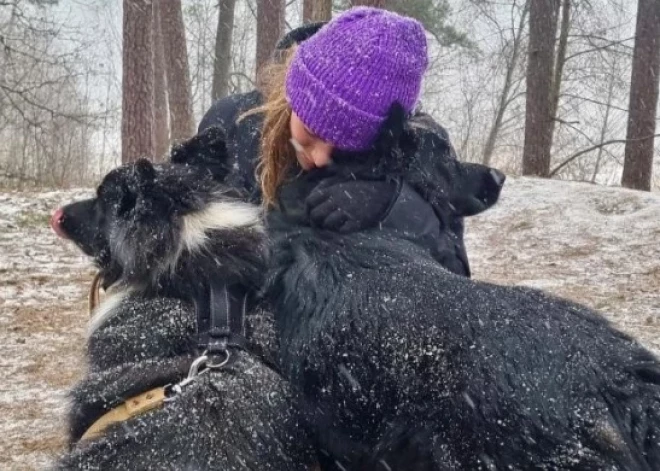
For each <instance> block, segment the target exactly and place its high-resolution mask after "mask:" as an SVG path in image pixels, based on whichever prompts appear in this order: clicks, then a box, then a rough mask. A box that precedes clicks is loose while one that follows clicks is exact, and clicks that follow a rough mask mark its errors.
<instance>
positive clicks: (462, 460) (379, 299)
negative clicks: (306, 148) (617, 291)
mask: <svg viewBox="0 0 660 471" xmlns="http://www.w3.org/2000/svg"><path fill="white" fill-rule="evenodd" d="M389 124H390V125H391V126H395V128H394V129H393V130H392V129H390V130H389V131H388V132H389V133H390V134H392V135H395V134H397V133H400V132H402V131H401V129H400V128H399V129H396V120H395V121H393V122H390V123H389ZM384 135H386V133H385V134H384ZM427 137H428V138H429V139H432V136H427ZM422 138H423V137H422ZM416 139H419V137H418V138H416ZM401 142H404V144H405V145H406V146H408V147H407V149H405V151H403V152H402V149H401V148H398V149H396V148H391V151H390V152H389V153H388V152H385V151H386V150H387V146H382V147H381V148H380V149H379V152H378V153H377V155H375V156H374V155H373V154H372V155H369V154H366V155H364V156H362V157H359V156H357V157H356V156H347V157H346V159H342V158H341V157H340V156H338V158H336V159H335V165H333V166H331V167H330V168H327V169H325V170H320V171H318V172H317V174H316V175H314V172H312V173H310V175H309V176H308V177H307V178H302V179H299V180H297V181H295V182H292V183H290V184H289V185H288V187H285V188H284V189H283V191H282V193H281V200H280V206H279V211H277V212H274V213H272V214H271V217H270V219H269V222H270V229H271V231H272V233H271V234H270V235H271V238H272V260H271V263H272V267H271V273H270V276H269V280H268V292H269V295H270V299H271V300H272V301H273V302H274V305H275V306H276V325H277V328H278V329H277V330H278V333H279V335H280V348H281V358H280V359H281V362H282V365H281V366H282V368H283V370H284V372H285V375H286V376H287V377H288V378H289V380H290V381H291V383H292V386H294V387H295V388H296V390H297V391H298V392H300V393H301V394H302V395H303V397H304V398H305V402H306V404H305V407H304V409H303V410H304V413H305V415H306V417H307V423H308V424H309V426H310V427H311V428H312V429H313V430H314V431H315V434H316V439H317V440H318V441H319V442H320V444H321V446H323V447H324V449H325V450H326V451H328V452H329V453H330V455H331V456H333V457H334V458H335V459H336V460H337V463H338V465H339V466H340V467H342V468H344V469H355V470H361V469H380V470H393V469H399V470H444V469H448V470H449V469H452V470H453V469H465V470H476V469H487V470H491V469H492V470H495V469H575V470H578V469H579V470H604V469H612V470H613V469H616V470H652V469H660V362H659V361H658V359H657V358H656V357H655V356H653V355H652V354H651V353H650V352H648V351H647V350H645V349H644V348H643V347H642V346H640V345H639V344H638V343H637V342H635V341H634V340H633V339H631V338H629V337H627V336H626V335H624V334H622V333H620V332H618V331H617V330H616V329H614V328H613V327H611V326H610V325H609V324H608V323H607V322H606V321H605V320H604V319H603V318H602V317H601V316H600V315H599V314H597V313H595V312H593V311H591V310H589V309H587V308H585V307H582V306H580V305H577V304H574V303H571V302H568V301H564V300H561V299H558V298H555V297H551V296H548V295H546V294H544V293H542V292H540V291H537V290H532V289H523V288H516V287H502V286H496V285H492V284H488V283H480V282H475V281H472V280H470V279H467V278H463V277H459V276H456V275H453V274H451V273H449V272H448V271H446V270H444V269H443V268H442V267H441V266H439V265H438V264H436V263H433V262H432V261H431V260H430V259H429V257H428V255H427V254H426V253H425V252H423V251H422V250H421V249H420V248H419V247H417V246H416V245H414V244H413V243H411V242H409V241H407V240H405V239H403V238H402V237H401V236H400V235H398V234H394V233H391V232H388V231H386V230H370V231H365V232H362V233H355V234H348V235H339V234H335V233H329V232H323V231H319V230H315V229H313V228H311V227H309V224H306V223H305V220H304V219H305V209H304V207H301V201H304V197H305V195H306V193H308V192H309V190H310V189H311V188H313V187H314V185H315V184H316V182H317V181H318V180H319V179H320V178H321V177H323V178H324V179H325V178H333V179H334V180H335V181H341V180H342V179H344V178H346V179H348V178H386V177H388V178H389V177H398V176H401V175H403V176H404V177H405V178H406V179H407V180H408V181H410V182H412V184H413V185H414V186H415V187H416V188H417V190H418V191H419V192H420V193H422V194H423V195H424V197H425V198H426V199H427V200H429V201H432V202H433V204H434V207H435V208H436V210H437V211H438V212H450V211H453V212H455V213H456V214H461V215H468V214H470V213H474V212H475V211H478V210H479V209H480V202H479V200H480V199H479V197H478V195H479V194H480V189H479V188H481V187H482V186H483V185H493V184H494V185H498V184H500V185H501V176H500V175H499V174H498V173H492V172H490V173H489V172H488V171H486V170H485V169H481V170H480V169H479V168H478V167H475V166H467V167H466V166H464V164H460V163H458V162H457V163H455V164H451V165H452V166H453V167H448V166H447V165H450V164H449V163H443V162H437V163H433V162H430V161H429V162H428V164H429V165H422V166H418V163H419V162H422V161H424V160H425V159H427V158H430V157H428V156H421V155H417V154H415V152H416V148H415V146H416V145H417V144H416V142H415V139H412V140H410V141H409V142H407V143H406V141H405V136H404V139H403V140H402V141H401ZM402 155H407V156H410V155H416V158H415V159H411V160H410V161H409V162H406V161H405V159H402ZM374 163H376V165H374ZM422 168H423V169H429V168H431V169H434V170H433V171H421V169H422ZM449 177H451V178H449Z"/></svg>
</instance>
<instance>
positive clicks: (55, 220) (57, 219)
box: [50, 208, 70, 239]
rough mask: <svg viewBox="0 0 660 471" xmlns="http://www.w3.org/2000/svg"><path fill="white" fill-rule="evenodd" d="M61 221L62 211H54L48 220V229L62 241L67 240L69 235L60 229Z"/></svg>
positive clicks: (62, 219) (59, 209) (60, 209)
mask: <svg viewBox="0 0 660 471" xmlns="http://www.w3.org/2000/svg"><path fill="white" fill-rule="evenodd" d="M63 221H64V210H63V209H62V208H58V209H56V210H55V212H54V213H53V215H52V216H51V218H50V227H51V228H52V229H53V231H54V232H55V234H57V236H58V237H61V238H62V239H69V238H70V237H69V235H68V234H67V233H66V231H65V230H64V228H63V227H62V222H63Z"/></svg>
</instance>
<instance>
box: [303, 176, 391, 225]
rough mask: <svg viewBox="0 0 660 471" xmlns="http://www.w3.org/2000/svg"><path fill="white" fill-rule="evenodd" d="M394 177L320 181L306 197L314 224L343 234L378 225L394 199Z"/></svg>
mask: <svg viewBox="0 0 660 471" xmlns="http://www.w3.org/2000/svg"><path fill="white" fill-rule="evenodd" d="M397 190H398V185H397V183H396V182H394V181H371V180H354V181H347V182H341V183H335V184H332V185H323V183H321V184H320V185H319V186H318V187H316V188H315V189H314V190H313V191H312V192H311V193H310V194H309V196H308V197H307V199H306V201H305V205H306V208H307V215H308V217H309V219H310V222H311V224H312V226H313V227H317V228H319V229H325V230H329V231H335V232H340V233H343V234H346V233H349V232H356V231H360V230H364V229H368V228H371V227H375V226H376V225H377V224H378V223H379V222H381V221H382V220H383V219H384V218H385V216H386V215H387V213H388V212H389V209H390V208H391V206H392V203H393V202H394V200H395V198H396V195H397Z"/></svg>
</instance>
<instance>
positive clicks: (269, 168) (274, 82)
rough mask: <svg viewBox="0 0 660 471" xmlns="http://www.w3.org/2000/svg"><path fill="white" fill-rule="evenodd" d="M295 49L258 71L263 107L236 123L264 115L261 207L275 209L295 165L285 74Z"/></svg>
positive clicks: (260, 173) (246, 113)
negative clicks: (278, 197) (249, 117)
mask: <svg viewBox="0 0 660 471" xmlns="http://www.w3.org/2000/svg"><path fill="white" fill-rule="evenodd" d="M295 49H296V47H295V46H294V47H291V48H289V50H288V51H287V56H286V60H284V61H278V62H274V63H271V64H269V65H267V66H266V67H264V68H263V69H262V70H261V71H260V75H261V78H260V89H261V92H262V94H263V96H264V97H265V102H264V104H263V105H261V106H259V107H257V108H254V109H252V110H249V111H247V112H245V113H243V114H242V115H241V116H240V117H239V118H238V121H241V120H242V119H243V118H245V117H247V116H250V115H252V114H257V113H263V115H264V120H263V126H262V129H261V144H260V155H259V164H258V165H257V181H258V182H259V185H260V186H261V193H262V199H263V204H264V205H265V206H267V207H271V206H276V204H277V190H278V189H279V187H280V185H281V184H282V183H283V182H284V180H285V178H286V176H287V175H288V173H289V170H290V169H291V167H293V165H294V164H295V162H296V156H295V152H294V150H293V148H292V146H291V143H290V142H289V141H290V140H291V128H290V121H291V112H292V111H291V106H290V105H289V102H288V101H287V99H286V89H285V81H286V74H287V71H288V70H289V66H290V64H291V61H292V59H293V56H294V52H295Z"/></svg>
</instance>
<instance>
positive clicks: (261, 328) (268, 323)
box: [53, 161, 314, 470]
mask: <svg viewBox="0 0 660 471" xmlns="http://www.w3.org/2000/svg"><path fill="white" fill-rule="evenodd" d="M238 196H239V195H234V194H232V193H231V192H229V191H228V190H226V189H225V188H223V187H221V186H218V184H217V183H215V182H214V181H213V179H212V178H211V176H210V175H208V174H206V173H205V172H202V171H200V170H198V169H194V168H191V167H186V166H182V165H162V166H156V167H154V166H152V165H151V164H150V163H149V162H147V161H139V162H137V163H136V164H132V165H127V166H124V167H121V168H118V169H116V170H114V171H112V172H111V173H110V174H108V176H107V177H106V178H105V179H104V181H103V183H102V184H101V185H100V186H99V188H98V191H97V196H96V197H95V198H93V199H90V200H87V201H81V202H77V203H74V204H72V205H69V206H66V207H64V208H63V210H62V211H61V212H60V213H59V215H58V218H57V220H56V221H55V222H54V223H53V224H54V225H55V226H56V227H55V229H56V231H57V232H58V233H59V234H60V235H62V236H64V237H68V238H70V239H72V240H73V241H74V242H75V243H76V244H77V245H78V246H79V247H80V248H81V249H82V250H83V251H85V253H87V254H88V255H90V256H92V257H94V260H95V262H96V264H97V265H98V267H99V269H100V270H101V272H102V274H103V277H104V282H105V285H106V287H111V288H112V291H113V292H114V294H113V295H111V296H109V297H108V298H107V299H106V301H105V302H104V304H102V305H101V306H100V307H99V309H98V310H97V312H96V314H95V316H94V319H93V321H92V323H91V328H90V336H89V340H88V346H87V361H88V371H87V373H86V375H85V376H84V378H83V380H82V381H81V382H80V383H79V384H78V385H77V386H76V387H75V388H74V389H73V391H72V392H71V409H70V442H71V449H70V451H69V452H68V453H67V454H66V455H65V456H63V457H62V458H61V459H60V460H59V462H58V463H57V464H56V466H55V469H58V470H64V469H85V470H92V469H98V470H101V469H126V470H146V469H171V470H185V469H194V470H204V469H220V470H239V469H240V470H248V469H249V470H296V469H300V470H308V469H311V467H312V464H313V462H314V458H313V456H312V453H311V447H310V441H309V438H308V437H307V436H306V435H305V434H304V432H303V431H302V428H301V427H300V426H299V424H298V423H297V419H296V417H297V413H296V409H295V407H294V405H293V400H292V395H291V391H290V388H289V387H288V383H287V382H286V381H284V380H283V379H282V377H281V376H280V375H279V374H278V372H277V371H276V370H275V369H274V368H273V367H272V365H273V364H274V352H275V350H276V348H277V347H276V345H275V344H274V340H275V336H274V331H273V316H272V314H271V312H269V311H268V310H265V309H263V308H261V307H259V306H256V305H255V303H254V302H253V301H251V302H250V306H249V309H248V313H247V319H246V321H247V324H248V325H247V327H248V328H247V340H248V348H247V351H239V352H236V353H234V355H236V356H237V360H236V361H235V362H232V363H231V364H230V366H228V367H227V368H225V369H223V370H221V371H213V372H208V373H205V374H204V375H202V376H200V377H199V378H198V379H197V380H196V381H194V382H193V383H191V384H190V385H188V386H187V387H185V388H184V389H183V392H182V393H181V394H178V395H176V396H174V398H173V400H172V401H171V402H167V403H166V404H165V405H164V406H163V407H162V408H160V409H156V410H153V411H150V412H148V413H146V414H145V415H142V416H138V417H136V418H133V419H130V420H128V421H126V422H123V423H121V424H118V425H116V426H112V427H111V428H109V429H108V430H107V431H106V432H105V433H104V434H103V436H102V437H100V438H97V439H93V440H90V441H82V442H79V441H78V440H79V438H80V437H81V436H82V434H83V433H84V432H85V431H86V430H87V428H88V427H89V426H90V425H92V423H93V422H94V421H95V420H96V419H98V418H99V417H100V416H101V415H103V414H104V413H105V412H107V411H108V410H110V409H112V408H113V407H115V406H117V405H118V404H120V403H121V402H122V401H124V400H125V399H127V398H129V397H132V396H135V395H138V394H141V393H143V392H146V391H148V390H150V389H152V388H155V387H159V386H164V385H167V384H173V383H177V382H179V381H181V380H182V379H183V378H185V377H186V374H187V373H188V369H189V367H190V365H191V363H192V361H193V360H194V359H195V357H196V356H197V352H196V314H195V310H194V308H193V304H192V301H193V300H194V299H195V296H197V295H198V293H199V292H200V291H201V288H202V287H203V285H204V284H206V283H208V282H209V280H210V279H216V280H223V281H227V282H230V283H240V284H242V285H243V286H244V288H245V289H247V290H248V291H253V290H256V289H257V288H258V287H259V286H260V284H261V278H262V276H263V271H264V265H263V262H264V253H263V247H264V241H265V238H264V232H263V226H262V223H261V218H260V213H259V210H258V208H256V207H254V206H251V205H249V204H247V203H244V202H242V200H241V199H240V198H239V197H238Z"/></svg>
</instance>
